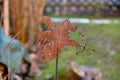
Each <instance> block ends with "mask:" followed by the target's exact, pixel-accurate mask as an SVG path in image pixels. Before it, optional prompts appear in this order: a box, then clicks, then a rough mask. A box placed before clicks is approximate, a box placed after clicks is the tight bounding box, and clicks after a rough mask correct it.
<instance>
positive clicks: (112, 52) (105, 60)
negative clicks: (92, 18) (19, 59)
mask: <svg viewBox="0 0 120 80" xmlns="http://www.w3.org/2000/svg"><path fill="white" fill-rule="evenodd" d="M78 25H79V26H78V30H77V31H76V32H74V33H72V38H74V39H76V40H77V41H79V42H80V43H82V41H81V37H80V35H79V33H80V32H83V33H84V34H85V38H86V39H87V46H88V47H91V48H94V49H95V50H96V52H92V51H90V50H86V51H84V52H83V53H80V54H79V55H75V52H76V51H77V50H79V49H80V48H77V49H76V48H72V47H65V48H63V49H62V51H61V54H60V55H59V76H60V77H62V76H67V74H66V73H67V70H66V66H67V61H68V60H72V61H75V62H76V63H77V64H79V65H84V66H91V67H97V68H100V69H101V70H102V72H103V78H105V79H109V80H120V76H119V75H120V53H119V52H120V24H109V25H104V24H102V25H95V24H78ZM54 63H55V61H54V60H53V61H51V62H48V63H46V67H45V69H44V70H43V74H42V76H41V77H39V78H37V79H36V80H46V77H50V76H51V77H54V74H55V73H54V71H55V64H54ZM53 80H54V78H53ZM60 80H62V79H60Z"/></svg>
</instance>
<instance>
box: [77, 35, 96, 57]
mask: <svg viewBox="0 0 120 80" xmlns="http://www.w3.org/2000/svg"><path fill="white" fill-rule="evenodd" d="M81 36H82V40H83V42H84V44H83V45H80V46H81V47H83V49H82V50H81V51H77V52H76V54H77V55H78V53H81V52H83V51H85V49H89V50H92V51H94V52H95V49H92V48H89V47H87V46H86V43H87V41H86V39H85V38H84V33H82V34H81Z"/></svg>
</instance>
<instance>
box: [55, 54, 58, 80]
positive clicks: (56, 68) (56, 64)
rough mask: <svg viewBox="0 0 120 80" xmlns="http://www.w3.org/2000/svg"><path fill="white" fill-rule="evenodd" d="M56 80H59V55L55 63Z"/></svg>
mask: <svg viewBox="0 0 120 80" xmlns="http://www.w3.org/2000/svg"><path fill="white" fill-rule="evenodd" d="M55 80H58V53H57V55H56V61H55Z"/></svg>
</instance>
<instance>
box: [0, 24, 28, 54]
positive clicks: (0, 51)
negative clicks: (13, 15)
mask: <svg viewBox="0 0 120 80" xmlns="http://www.w3.org/2000/svg"><path fill="white" fill-rule="evenodd" d="M25 28H26V26H25V27H23V28H22V29H21V30H20V31H19V32H18V33H17V34H16V35H15V36H14V37H13V38H12V39H11V40H10V41H9V42H8V43H7V44H6V45H5V47H3V49H1V50H0V54H1V53H2V52H3V51H4V50H5V49H6V48H7V47H8V46H9V44H10V43H11V42H12V41H13V40H14V39H15V38H16V37H17V36H18V35H19V34H20V33H21V32H22V31H23V30H24V29H25Z"/></svg>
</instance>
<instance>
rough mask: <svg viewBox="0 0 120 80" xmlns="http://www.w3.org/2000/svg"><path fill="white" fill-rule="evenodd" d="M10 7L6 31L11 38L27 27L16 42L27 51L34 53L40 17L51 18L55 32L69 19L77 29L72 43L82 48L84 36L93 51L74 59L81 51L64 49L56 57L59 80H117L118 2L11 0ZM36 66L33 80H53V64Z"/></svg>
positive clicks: (119, 54) (119, 79)
mask: <svg viewBox="0 0 120 80" xmlns="http://www.w3.org/2000/svg"><path fill="white" fill-rule="evenodd" d="M3 1H4V0H0V12H1V13H0V14H2V9H3V6H1V5H2V4H3V3H2V2H3ZM13 4H14V5H13ZM21 5H22V6H21ZM9 6H10V8H9V12H10V17H9V19H10V27H9V28H8V30H6V29H5V31H6V32H7V33H9V34H10V36H11V37H13V36H14V35H15V34H17V33H18V31H19V30H20V29H21V26H22V27H26V28H25V29H24V30H23V31H22V33H21V34H20V35H19V36H17V39H19V40H20V41H21V42H23V43H24V45H25V46H26V47H27V48H28V49H29V50H30V49H31V50H34V49H33V46H34V41H35V39H36V37H37V36H38V33H40V32H41V30H40V29H41V28H40V27H41V23H40V22H41V17H42V16H48V17H50V18H51V19H52V21H53V22H55V23H56V24H57V26H58V28H59V26H60V23H61V22H62V21H63V20H64V19H69V20H70V22H71V23H74V24H76V25H77V26H78V29H77V31H76V32H74V33H72V35H71V37H72V39H75V40H76V41H78V42H79V43H81V44H83V41H82V38H81V33H84V35H85V36H84V37H85V39H86V41H87V46H88V47H90V48H93V49H95V50H96V51H95V52H93V51H91V50H89V49H86V50H85V51H84V52H82V53H80V54H79V55H76V54H75V53H76V51H80V50H81V47H79V48H75V47H64V48H63V49H62V51H61V53H60V55H59V67H58V74H59V80H120V76H119V75H120V0H18V1H17V0H10V5H9ZM35 64H37V66H38V67H39V69H40V70H39V72H38V73H39V75H38V76H37V77H36V80H54V75H55V60H52V61H50V62H48V63H42V64H41V63H39V62H37V63H35ZM33 70H34V69H33Z"/></svg>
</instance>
